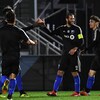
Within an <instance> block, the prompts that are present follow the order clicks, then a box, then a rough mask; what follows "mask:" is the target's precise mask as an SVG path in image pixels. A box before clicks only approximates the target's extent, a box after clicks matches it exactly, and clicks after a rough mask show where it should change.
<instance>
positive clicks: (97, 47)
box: [86, 29, 100, 55]
mask: <svg viewBox="0 0 100 100" xmlns="http://www.w3.org/2000/svg"><path fill="white" fill-rule="evenodd" d="M92 48H94V51H95V53H96V54H99V55H100V29H96V30H94V31H93V42H92V43H91V44H90V45H89V46H88V48H86V50H89V49H92Z"/></svg>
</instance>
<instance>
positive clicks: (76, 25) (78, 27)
mask: <svg viewBox="0 0 100 100" xmlns="http://www.w3.org/2000/svg"><path fill="white" fill-rule="evenodd" d="M73 26H74V27H76V28H78V29H80V30H81V27H80V26H78V25H76V24H73Z"/></svg>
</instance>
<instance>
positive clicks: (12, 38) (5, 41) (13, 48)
mask: <svg viewBox="0 0 100 100" xmlns="http://www.w3.org/2000/svg"><path fill="white" fill-rule="evenodd" d="M28 39H29V37H28V36H27V34H26V33H25V32H24V31H23V30H21V29H20V28H18V27H16V26H14V25H7V24H6V25H4V26H3V27H2V28H0V46H1V51H2V56H3V57H4V58H6V57H7V56H8V57H9V56H18V57H19V51H20V43H21V42H22V41H25V42H27V40H28Z"/></svg>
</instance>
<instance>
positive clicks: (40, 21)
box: [35, 18, 45, 25]
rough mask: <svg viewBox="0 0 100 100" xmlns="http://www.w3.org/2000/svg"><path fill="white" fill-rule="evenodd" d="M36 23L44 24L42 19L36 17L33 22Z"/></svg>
mask: <svg viewBox="0 0 100 100" xmlns="http://www.w3.org/2000/svg"><path fill="white" fill-rule="evenodd" d="M35 23H36V24H37V25H45V21H44V20H42V19H40V18H39V19H37V20H36V22H35Z"/></svg>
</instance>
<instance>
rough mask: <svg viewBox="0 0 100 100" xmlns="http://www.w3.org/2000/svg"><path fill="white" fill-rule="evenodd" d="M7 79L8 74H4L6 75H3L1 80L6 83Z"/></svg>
mask: <svg viewBox="0 0 100 100" xmlns="http://www.w3.org/2000/svg"><path fill="white" fill-rule="evenodd" d="M6 79H7V76H4V75H3V76H1V82H2V83H4V82H5V80H6Z"/></svg>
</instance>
